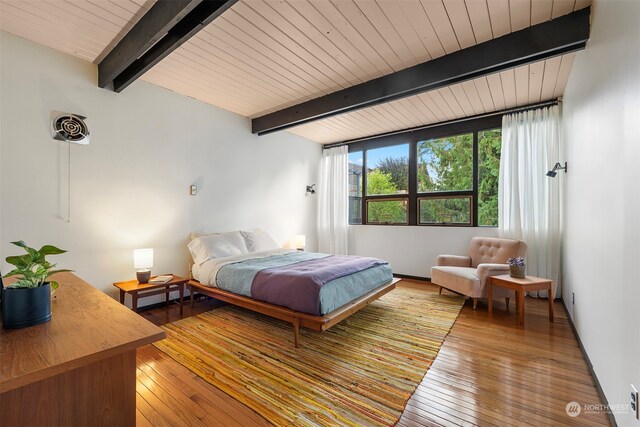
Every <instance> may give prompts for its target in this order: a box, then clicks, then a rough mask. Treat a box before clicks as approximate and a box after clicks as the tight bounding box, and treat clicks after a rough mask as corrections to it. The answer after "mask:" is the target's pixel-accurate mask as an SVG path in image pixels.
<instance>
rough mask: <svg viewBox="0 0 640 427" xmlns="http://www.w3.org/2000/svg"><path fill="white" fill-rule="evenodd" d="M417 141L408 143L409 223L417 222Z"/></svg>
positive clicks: (415, 223) (414, 223)
mask: <svg viewBox="0 0 640 427" xmlns="http://www.w3.org/2000/svg"><path fill="white" fill-rule="evenodd" d="M417 193H418V143H417V141H411V142H410V143H409V200H408V206H407V209H408V211H409V225H417V224H418V197H417Z"/></svg>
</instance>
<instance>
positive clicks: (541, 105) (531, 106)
mask: <svg viewBox="0 0 640 427" xmlns="http://www.w3.org/2000/svg"><path fill="white" fill-rule="evenodd" d="M560 102H562V100H561V99H560V98H557V99H552V100H550V101H544V102H538V103H535V104H529V105H525V106H524V107H514V108H507V109H504V110H500V111H494V112H491V113H485V114H476V115H475V116H469V117H463V118H460V119H454V120H449V121H447V122H439V123H433V124H429V125H424V126H417V127H414V128H409V129H403V130H396V131H392V132H387V133H379V134H377V135H372V136H366V137H363V138H356V139H350V140H347V141H342V142H332V143H330V144H323V145H322V148H323V149H326V148H333V147H341V146H343V145H349V144H353V143H355V142H360V141H367V140H370V139H377V138H382V137H385V136H392V135H399V134H402V133H412V132H415V131H419V130H423V129H429V128H434V127H438V126H445V125H450V124H453V123H461V122H466V121H469V120H475V119H483V118H485V117H493V116H503V115H505V114H512V113H521V112H523V111H529V110H535V109H538V108H544V107H551V106H553V105H558V104H559V103H560Z"/></svg>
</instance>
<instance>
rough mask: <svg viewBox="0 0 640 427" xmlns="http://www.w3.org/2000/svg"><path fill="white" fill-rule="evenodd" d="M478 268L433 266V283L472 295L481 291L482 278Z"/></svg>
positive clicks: (474, 295)
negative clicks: (477, 274)
mask: <svg viewBox="0 0 640 427" xmlns="http://www.w3.org/2000/svg"><path fill="white" fill-rule="evenodd" d="M476 271H477V270H476V269H475V268H471V267H448V266H439V267H433V268H431V283H434V284H436V285H439V286H442V287H444V288H447V289H450V290H452V291H455V292H459V293H461V294H463V295H468V296H470V297H479V296H480V295H479V294H478V295H476V293H477V292H478V291H480V279H479V278H478V276H476Z"/></svg>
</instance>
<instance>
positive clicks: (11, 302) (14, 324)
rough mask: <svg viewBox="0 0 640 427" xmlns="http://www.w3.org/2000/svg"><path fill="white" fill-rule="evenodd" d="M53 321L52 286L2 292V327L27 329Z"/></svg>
mask: <svg viewBox="0 0 640 427" xmlns="http://www.w3.org/2000/svg"><path fill="white" fill-rule="evenodd" d="M49 320H51V285H50V284H49V283H46V284H45V285H44V286H39V287H37V288H8V289H7V288H5V289H3V290H2V325H3V327H4V328H5V329H18V328H26V327H27V326H34V325H39V324H40V323H45V322H48V321H49Z"/></svg>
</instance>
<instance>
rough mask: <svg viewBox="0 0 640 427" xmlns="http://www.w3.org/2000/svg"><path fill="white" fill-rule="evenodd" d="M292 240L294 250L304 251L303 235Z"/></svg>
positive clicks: (304, 240) (304, 239)
mask: <svg viewBox="0 0 640 427" xmlns="http://www.w3.org/2000/svg"><path fill="white" fill-rule="evenodd" d="M293 240H294V243H295V245H296V249H304V246H305V243H306V238H305V236H304V234H298V235H297V236H296V237H294V239H293Z"/></svg>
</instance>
